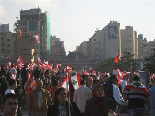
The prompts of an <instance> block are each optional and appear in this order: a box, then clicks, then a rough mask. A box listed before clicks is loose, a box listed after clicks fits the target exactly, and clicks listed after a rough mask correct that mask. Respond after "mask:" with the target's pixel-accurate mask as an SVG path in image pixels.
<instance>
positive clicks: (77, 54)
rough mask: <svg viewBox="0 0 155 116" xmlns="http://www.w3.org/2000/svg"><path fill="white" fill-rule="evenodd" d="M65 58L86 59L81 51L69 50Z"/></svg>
mask: <svg viewBox="0 0 155 116" xmlns="http://www.w3.org/2000/svg"><path fill="white" fill-rule="evenodd" d="M66 59H86V56H85V54H84V53H82V52H69V54H68V55H67V56H66Z"/></svg>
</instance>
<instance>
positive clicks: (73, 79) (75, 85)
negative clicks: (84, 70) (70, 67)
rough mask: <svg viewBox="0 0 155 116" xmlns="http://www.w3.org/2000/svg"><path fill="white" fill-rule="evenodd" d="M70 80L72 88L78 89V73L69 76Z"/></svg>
mask: <svg viewBox="0 0 155 116" xmlns="http://www.w3.org/2000/svg"><path fill="white" fill-rule="evenodd" d="M70 82H71V84H72V85H73V88H74V90H76V89H78V88H79V87H80V75H79V74H77V75H73V76H71V78H70Z"/></svg>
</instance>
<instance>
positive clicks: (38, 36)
mask: <svg viewBox="0 0 155 116" xmlns="http://www.w3.org/2000/svg"><path fill="white" fill-rule="evenodd" d="M33 37H34V38H35V39H36V42H37V43H40V35H39V34H38V35H34V36H33Z"/></svg>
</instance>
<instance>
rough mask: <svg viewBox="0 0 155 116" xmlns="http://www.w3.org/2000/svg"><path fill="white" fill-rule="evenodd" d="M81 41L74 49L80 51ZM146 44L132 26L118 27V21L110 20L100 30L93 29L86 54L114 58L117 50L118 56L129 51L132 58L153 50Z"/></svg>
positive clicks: (95, 57)
mask: <svg viewBox="0 0 155 116" xmlns="http://www.w3.org/2000/svg"><path fill="white" fill-rule="evenodd" d="M82 43H83V42H82ZM82 43H81V44H80V46H78V47H77V49H76V51H82V48H81V45H82ZM147 44H148V43H147V40H145V39H144V40H143V37H142V35H139V36H138V38H137V32H136V31H135V30H134V29H133V27H131V26H126V27H125V29H120V23H118V22H117V21H110V23H109V24H108V25H107V26H105V27H104V28H103V29H102V30H97V31H95V33H94V34H93V36H92V37H91V38H90V39H89V41H88V42H87V50H86V55H87V57H88V58H91V59H106V58H109V57H111V58H114V57H115V56H116V55H117V53H118V51H119V53H120V56H123V55H124V53H123V52H130V53H131V54H134V56H133V58H134V59H138V58H143V57H146V56H149V55H148V54H151V53H148V51H153V50H152V49H153V47H151V48H147V46H148V45H147ZM149 46H150V45H149Z"/></svg>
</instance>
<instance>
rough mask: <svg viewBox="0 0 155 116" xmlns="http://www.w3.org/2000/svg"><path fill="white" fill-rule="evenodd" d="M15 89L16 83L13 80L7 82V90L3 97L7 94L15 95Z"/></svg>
mask: <svg viewBox="0 0 155 116" xmlns="http://www.w3.org/2000/svg"><path fill="white" fill-rule="evenodd" d="M16 88H17V81H16V80H15V79H10V80H9V88H8V89H7V90H6V91H5V95H6V94H8V93H13V94H15V91H14V90H15V89H16Z"/></svg>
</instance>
